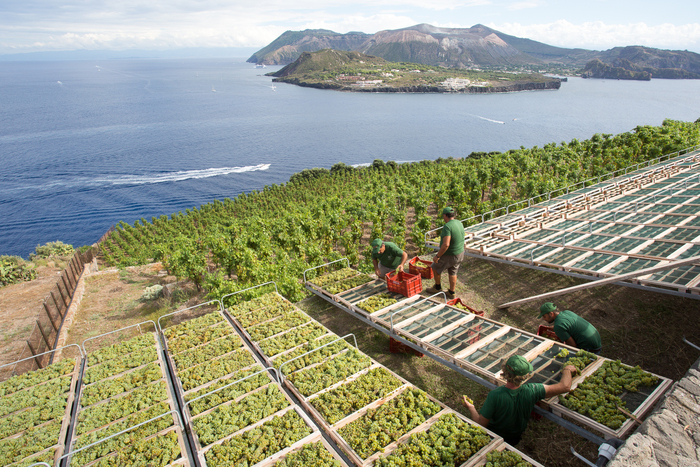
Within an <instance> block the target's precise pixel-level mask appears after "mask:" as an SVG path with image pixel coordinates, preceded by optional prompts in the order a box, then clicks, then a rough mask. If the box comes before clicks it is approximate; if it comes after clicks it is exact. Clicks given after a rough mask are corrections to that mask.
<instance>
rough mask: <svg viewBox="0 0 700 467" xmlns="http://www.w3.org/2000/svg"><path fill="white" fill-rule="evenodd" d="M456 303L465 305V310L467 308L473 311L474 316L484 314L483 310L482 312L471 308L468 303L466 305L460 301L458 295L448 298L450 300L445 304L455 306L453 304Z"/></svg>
mask: <svg viewBox="0 0 700 467" xmlns="http://www.w3.org/2000/svg"><path fill="white" fill-rule="evenodd" d="M458 303H459V304H460V305H462V306H464V307H466V308H467V310H469V311H470V312H472V313H474V314H475V315H476V316H484V312H483V311H479V310H475V309H474V308H472V307H470V306H469V305H467V304H466V303H464V302H463V301H462V299H461V298H459V297H457V298H453V299H452V300H450V301H448V302H447V304H448V305H450V306H455V305H456V304H458Z"/></svg>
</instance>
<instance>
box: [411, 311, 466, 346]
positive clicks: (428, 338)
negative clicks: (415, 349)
mask: <svg viewBox="0 0 700 467" xmlns="http://www.w3.org/2000/svg"><path fill="white" fill-rule="evenodd" d="M474 319H476V315H475V314H474V313H469V315H467V316H464V317H463V318H460V319H458V320H457V321H454V322H452V323H450V324H448V325H447V326H445V327H444V328H442V329H438V330H437V331H435V332H433V333H431V334H428V335H427V336H425V337H423V339H422V340H423V341H425V342H432V341H434V340H435V339H437V338H438V337H440V336H442V335H443V334H447V333H448V332H450V331H452V330H453V329H456V328H458V327H460V326H462V325H463V324H466V323H468V322H470V321H474Z"/></svg>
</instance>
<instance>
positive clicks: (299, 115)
mask: <svg viewBox="0 0 700 467" xmlns="http://www.w3.org/2000/svg"><path fill="white" fill-rule="evenodd" d="M277 69H279V67H272V66H269V67H266V68H264V69H262V68H256V67H255V66H254V65H253V64H251V63H246V62H245V58H228V59H224V58H217V59H177V60H103V61H98V60H93V61H89V60H85V61H44V62H39V61H37V62H0V255H3V254H4V255H19V256H22V257H25V258H27V257H28V255H29V254H30V253H31V252H32V251H34V248H35V247H36V246H37V245H39V244H44V243H46V242H49V241H55V240H61V241H63V242H65V243H70V244H72V245H73V246H75V247H78V246H81V245H87V244H92V243H94V242H96V241H97V240H98V239H99V238H100V237H101V236H102V235H103V234H104V233H105V232H106V231H107V230H108V229H109V228H110V227H112V226H114V225H115V224H116V223H118V222H119V221H124V222H127V223H133V222H134V221H135V220H137V219H139V218H141V217H144V218H146V219H148V220H150V219H151V217H152V216H160V215H170V214H172V213H176V212H178V211H183V212H184V210H185V209H187V208H193V207H198V206H200V205H202V204H205V203H209V202H211V201H213V200H214V199H224V198H234V197H236V196H237V195H238V194H240V193H241V192H246V193H249V192H251V191H253V190H259V189H262V188H263V187H264V186H265V185H271V184H279V183H285V182H286V181H288V180H289V177H290V176H291V175H292V174H294V173H295V172H299V171H301V170H303V169H305V168H313V167H326V168H330V167H331V166H332V165H333V164H335V163H337V162H344V163H346V164H351V165H364V164H371V163H372V161H374V160H375V159H382V160H384V161H389V160H393V161H396V162H408V161H419V160H423V159H437V158H439V157H443V158H444V157H466V156H468V155H469V154H470V153H471V152H473V151H505V150H508V149H513V148H520V147H532V146H543V145H545V144H547V143H551V142H554V143H560V142H565V141H567V142H568V141H570V140H571V139H573V138H578V139H587V138H590V137H591V136H592V135H594V134H595V133H609V134H616V133H621V132H625V131H629V130H632V129H633V128H634V127H636V126H637V125H647V124H648V125H659V124H661V122H662V121H663V120H664V119H666V118H671V119H676V120H685V121H695V120H696V119H697V118H698V117H700V80H652V81H617V80H593V79H589V80H584V79H578V78H569V80H568V81H567V82H564V83H562V85H561V88H560V89H559V90H556V91H530V92H519V93H509V94H478V95H477V94H398V93H397V94H386V93H376V94H375V93H348V92H337V91H329V90H319V89H312V88H303V87H298V86H294V85H289V84H282V83H275V84H273V83H272V79H271V77H269V76H266V75H265V74H266V73H269V72H272V71H275V70H277Z"/></svg>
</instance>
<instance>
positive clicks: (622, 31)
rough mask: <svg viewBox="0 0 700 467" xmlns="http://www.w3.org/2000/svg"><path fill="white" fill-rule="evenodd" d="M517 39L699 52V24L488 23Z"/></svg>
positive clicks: (588, 46) (603, 47)
mask: <svg viewBox="0 0 700 467" xmlns="http://www.w3.org/2000/svg"><path fill="white" fill-rule="evenodd" d="M488 26H489V27H491V28H493V29H496V30H498V31H501V32H503V33H506V34H510V35H513V36H518V37H526V38H528V39H532V40H536V41H539V42H544V43H546V44H549V45H555V46H559V47H567V48H583V49H594V50H607V49H610V48H612V47H618V46H627V45H643V46H647V47H655V48H660V49H677V50H685V49H687V50H692V51H694V52H700V23H689V24H684V25H673V24H659V25H653V26H650V25H647V24H645V23H632V24H605V23H603V22H601V21H595V22H588V23H582V24H572V23H570V22H568V21H566V20H559V21H556V22H553V23H548V24H531V25H523V24H519V23H504V24H488Z"/></svg>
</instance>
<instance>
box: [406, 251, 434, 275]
mask: <svg viewBox="0 0 700 467" xmlns="http://www.w3.org/2000/svg"><path fill="white" fill-rule="evenodd" d="M418 263H421V264H418ZM431 264H433V262H432V261H426V260H424V259H420V258H419V257H417V256H416V257H415V258H412V259H411V260H410V261H409V262H408V272H410V273H411V274H420V276H421V277H422V278H423V279H432V278H433V277H434V276H433V268H431V267H430V265H431ZM423 265H425V266H423Z"/></svg>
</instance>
